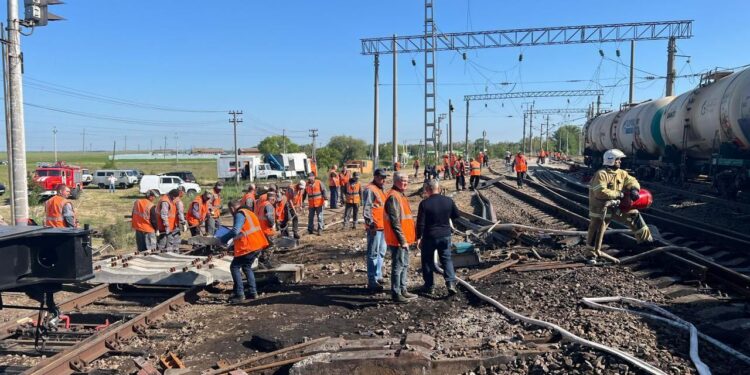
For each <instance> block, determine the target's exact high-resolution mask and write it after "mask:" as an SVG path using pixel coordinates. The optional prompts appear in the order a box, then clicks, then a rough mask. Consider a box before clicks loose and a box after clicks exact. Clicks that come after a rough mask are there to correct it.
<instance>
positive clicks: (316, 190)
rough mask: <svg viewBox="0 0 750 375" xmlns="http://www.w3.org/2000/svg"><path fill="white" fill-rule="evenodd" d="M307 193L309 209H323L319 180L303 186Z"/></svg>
mask: <svg viewBox="0 0 750 375" xmlns="http://www.w3.org/2000/svg"><path fill="white" fill-rule="evenodd" d="M305 192H306V193H307V205H308V206H309V207H310V208H317V207H323V190H322V189H321V188H320V180H315V181H314V182H313V183H312V184H308V185H307V186H305Z"/></svg>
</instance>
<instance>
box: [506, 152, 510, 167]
mask: <svg viewBox="0 0 750 375" xmlns="http://www.w3.org/2000/svg"><path fill="white" fill-rule="evenodd" d="M510 164H511V161H510V151H505V167H506V168H508V169H510Z"/></svg>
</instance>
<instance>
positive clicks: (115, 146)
mask: <svg viewBox="0 0 750 375" xmlns="http://www.w3.org/2000/svg"><path fill="white" fill-rule="evenodd" d="M115 155H117V140H114V141H112V163H113V164H114V162H115Z"/></svg>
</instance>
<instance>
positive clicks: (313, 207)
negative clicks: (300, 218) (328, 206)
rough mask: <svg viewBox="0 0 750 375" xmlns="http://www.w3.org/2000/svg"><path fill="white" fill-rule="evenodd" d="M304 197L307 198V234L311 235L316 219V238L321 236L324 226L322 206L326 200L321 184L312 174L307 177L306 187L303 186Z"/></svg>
mask: <svg viewBox="0 0 750 375" xmlns="http://www.w3.org/2000/svg"><path fill="white" fill-rule="evenodd" d="M305 196H306V197H307V233H308V234H313V224H315V218H316V217H317V218H318V236H320V235H321V233H322V232H323V229H325V225H324V223H323V206H324V205H325V201H326V200H328V196H327V195H326V190H325V189H323V184H322V183H321V182H320V180H318V179H316V178H315V174H314V173H310V174H309V175H307V185H306V186H305Z"/></svg>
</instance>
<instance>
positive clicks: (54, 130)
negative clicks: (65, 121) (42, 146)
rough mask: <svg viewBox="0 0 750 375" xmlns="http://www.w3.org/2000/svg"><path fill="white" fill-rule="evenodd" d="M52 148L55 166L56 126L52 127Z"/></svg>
mask: <svg viewBox="0 0 750 375" xmlns="http://www.w3.org/2000/svg"><path fill="white" fill-rule="evenodd" d="M52 147H53V148H54V150H55V164H57V126H53V127H52Z"/></svg>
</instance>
